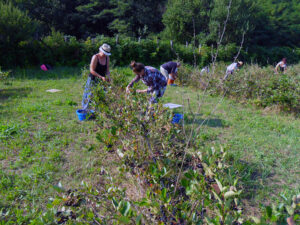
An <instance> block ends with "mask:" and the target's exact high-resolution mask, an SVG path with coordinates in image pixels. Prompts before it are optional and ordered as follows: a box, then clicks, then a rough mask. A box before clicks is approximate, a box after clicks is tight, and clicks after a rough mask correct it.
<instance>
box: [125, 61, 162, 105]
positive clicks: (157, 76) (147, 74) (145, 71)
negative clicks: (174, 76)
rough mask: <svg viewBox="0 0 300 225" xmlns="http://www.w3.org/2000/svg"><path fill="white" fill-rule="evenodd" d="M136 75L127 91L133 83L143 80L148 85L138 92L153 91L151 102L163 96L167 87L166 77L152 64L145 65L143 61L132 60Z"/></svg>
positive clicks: (155, 101) (128, 90)
mask: <svg viewBox="0 0 300 225" xmlns="http://www.w3.org/2000/svg"><path fill="white" fill-rule="evenodd" d="M130 66H131V68H132V70H133V72H134V73H135V74H136V77H135V78H134V79H133V80H132V81H131V82H130V83H129V84H128V86H127V88H126V92H127V93H129V92H130V88H132V86H133V84H134V83H136V82H138V81H139V80H142V82H143V83H144V84H145V85H147V86H148V88H147V89H145V90H137V91H136V92H137V93H151V94H152V97H151V99H150V103H157V100H158V99H159V98H161V97H162V96H163V95H164V93H165V90H166V87H167V80H166V78H165V77H164V76H163V75H162V74H161V73H160V72H159V71H158V70H157V69H155V68H153V67H151V66H144V64H142V63H137V62H134V61H133V62H131V64H130Z"/></svg>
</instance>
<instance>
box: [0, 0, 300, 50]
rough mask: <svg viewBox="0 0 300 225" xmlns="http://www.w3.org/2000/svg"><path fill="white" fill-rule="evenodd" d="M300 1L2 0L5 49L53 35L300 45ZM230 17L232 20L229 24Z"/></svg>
mask: <svg viewBox="0 0 300 225" xmlns="http://www.w3.org/2000/svg"><path fill="white" fill-rule="evenodd" d="M299 12H300V2H299V1H298V0H152V1H147V0H126V1H125V0H0V49H5V51H6V52H10V50H11V49H15V48H16V47H18V46H20V45H22V43H23V42H24V41H28V40H40V39H41V38H42V37H44V36H47V35H49V34H51V33H52V31H53V30H55V31H59V32H62V33H64V34H66V35H71V36H75V37H76V38H77V39H83V40H86V38H88V37H96V36H97V35H105V36H109V37H116V36H118V37H124V36H126V37H132V38H150V39H153V38H155V39H163V40H173V41H174V42H177V43H181V44H186V43H193V44H194V45H196V46H197V47H198V46H201V45H206V46H216V44H217V42H218V40H219V37H220V34H221V33H222V31H223V29H224V23H225V21H226V32H225V35H224V38H223V41H222V44H224V45H227V44H236V45H237V46H238V45H239V44H240V43H241V41H242V40H243V39H244V41H243V46H244V49H245V50H247V49H249V51H251V49H252V51H253V50H254V49H259V48H266V49H268V48H273V47H282V46H284V47H289V48H297V47H299V46H300V13H299ZM227 17H228V20H227Z"/></svg>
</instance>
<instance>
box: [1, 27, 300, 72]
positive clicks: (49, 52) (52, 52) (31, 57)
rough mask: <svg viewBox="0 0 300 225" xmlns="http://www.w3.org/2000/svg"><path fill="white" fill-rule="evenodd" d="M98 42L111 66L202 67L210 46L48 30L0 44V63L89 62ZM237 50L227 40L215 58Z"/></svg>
mask: <svg viewBox="0 0 300 225" xmlns="http://www.w3.org/2000/svg"><path fill="white" fill-rule="evenodd" d="M102 43H108V44H110V45H111V47H112V56H111V61H112V63H113V65H115V66H124V65H128V64H129V63H130V61H131V60H136V61H140V62H143V63H145V64H147V65H156V66H157V65H160V64H161V63H163V62H166V61H169V60H174V59H180V60H181V61H183V62H185V63H189V64H194V63H195V62H196V63H197V65H198V66H200V67H202V66H204V65H207V64H208V63H209V62H210V61H211V52H212V51H211V47H209V46H206V45H204V46H202V47H200V48H199V47H198V48H194V47H193V46H192V45H188V46H185V45H181V44H177V43H174V44H173V47H171V43H170V41H167V40H151V39H142V40H140V41H138V40H135V39H132V38H128V37H120V38H118V41H117V40H116V38H109V37H104V36H97V37H96V38H93V39H91V38H87V39H86V40H76V38H75V37H70V36H64V35H63V34H62V33H59V32H55V31H52V34H51V35H49V36H46V37H44V38H43V39H42V40H40V41H37V40H30V41H22V42H19V43H16V44H15V46H11V45H9V46H6V45H1V44H0V51H1V52H2V53H3V54H1V55H0V66H2V67H3V68H12V67H16V66H17V67H28V66H34V65H39V64H42V63H48V64H51V65H67V66H82V65H85V64H88V63H89V62H90V59H91V56H92V55H93V54H95V53H96V52H98V48H99V46H100V45H101V44H102ZM246 50H247V51H242V52H241V55H240V58H241V59H242V60H245V61H249V62H250V61H253V62H261V63H264V64H266V63H275V62H277V61H278V60H279V59H280V58H282V57H287V58H288V59H289V62H297V61H299V60H300V49H296V50H294V49H290V48H284V47H282V48H273V49H265V48H261V47H256V48H253V49H249V51H248V49H246ZM237 52H238V46H236V45H235V44H228V45H226V46H222V47H221V48H220V50H219V53H218V61H225V62H229V61H232V60H233V58H234V56H235V55H236V54H237Z"/></svg>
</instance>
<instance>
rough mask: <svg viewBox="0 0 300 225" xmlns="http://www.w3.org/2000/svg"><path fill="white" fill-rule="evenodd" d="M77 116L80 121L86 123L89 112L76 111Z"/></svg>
mask: <svg viewBox="0 0 300 225" xmlns="http://www.w3.org/2000/svg"><path fill="white" fill-rule="evenodd" d="M76 114H77V116H78V119H79V121H84V120H86V115H87V111H86V110H83V109H78V110H77V111H76Z"/></svg>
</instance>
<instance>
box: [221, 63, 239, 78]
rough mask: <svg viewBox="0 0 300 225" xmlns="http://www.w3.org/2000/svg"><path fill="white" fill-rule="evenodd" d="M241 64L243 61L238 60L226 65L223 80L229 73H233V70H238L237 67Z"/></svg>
mask: <svg viewBox="0 0 300 225" xmlns="http://www.w3.org/2000/svg"><path fill="white" fill-rule="evenodd" d="M242 65H243V62H242V61H239V62H237V63H232V64H230V65H229V66H227V68H226V75H225V77H224V78H223V80H226V79H227V77H228V76H229V75H231V74H233V72H234V71H236V70H237V71H239V68H240V67H242Z"/></svg>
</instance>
